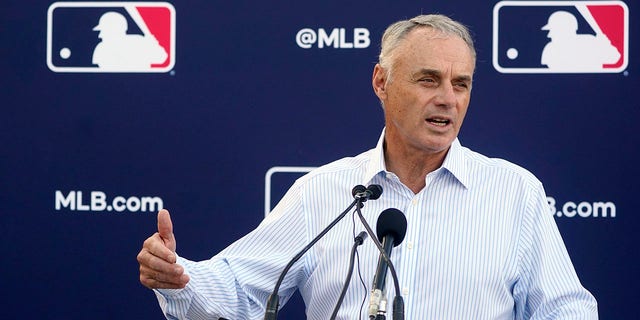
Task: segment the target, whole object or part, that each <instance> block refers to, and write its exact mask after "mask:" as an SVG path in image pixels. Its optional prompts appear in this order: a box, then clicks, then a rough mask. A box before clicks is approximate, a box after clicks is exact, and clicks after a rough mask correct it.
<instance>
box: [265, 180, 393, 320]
mask: <svg viewBox="0 0 640 320" xmlns="http://www.w3.org/2000/svg"><path fill="white" fill-rule="evenodd" d="M374 189H376V188H374ZM363 190H364V191H363ZM364 192H367V188H365V187H364V186H362V185H357V186H355V187H353V189H352V190H351V195H353V197H354V198H355V199H354V200H353V202H351V204H350V205H349V207H347V209H346V210H344V211H343V212H342V213H340V215H338V217H336V218H335V219H333V221H331V223H330V224H329V225H328V226H327V227H326V228H324V229H323V230H322V231H321V232H320V233H319V234H318V235H317V236H316V237H315V238H313V240H311V242H309V244H307V245H306V246H305V247H304V248H302V250H300V252H298V253H297V254H296V255H295V256H294V257H293V258H292V259H291V261H289V263H288V264H287V265H286V266H285V267H284V270H282V273H280V277H279V278H278V281H277V282H276V285H275V287H274V288H273V291H272V292H271V294H270V295H269V299H268V300H267V305H266V307H265V313H264V320H275V319H277V318H278V305H279V301H280V297H279V296H278V290H279V289H280V285H281V284H282V281H283V280H284V276H285V275H286V274H287V272H289V269H291V267H293V264H294V263H296V261H298V260H300V258H302V256H303V255H304V254H305V253H306V252H307V251H309V249H311V247H313V245H314V244H316V242H318V241H319V240H320V239H321V238H322V237H324V235H325V234H327V232H329V230H331V229H332V228H333V227H334V226H335V225H336V224H337V223H338V222H340V220H342V218H344V216H346V215H347V213H349V210H351V208H353V207H354V206H356V204H357V205H358V206H357V208H358V209H359V208H361V207H362V205H363V204H362V203H363V202H365V201H366V200H363V198H362V197H358V196H357V195H358V194H361V193H364ZM373 192H374V191H371V193H372V195H374V194H373ZM381 193H382V187H380V189H379V193H378V194H377V198H379V197H380V194H381ZM377 198H376V199H377ZM368 199H371V196H369V197H368Z"/></svg>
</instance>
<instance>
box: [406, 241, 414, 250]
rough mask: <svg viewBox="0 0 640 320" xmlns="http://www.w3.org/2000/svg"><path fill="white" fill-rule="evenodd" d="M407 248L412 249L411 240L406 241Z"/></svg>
mask: <svg viewBox="0 0 640 320" xmlns="http://www.w3.org/2000/svg"><path fill="white" fill-rule="evenodd" d="M407 249H409V250H411V249H413V241H409V242H407Z"/></svg>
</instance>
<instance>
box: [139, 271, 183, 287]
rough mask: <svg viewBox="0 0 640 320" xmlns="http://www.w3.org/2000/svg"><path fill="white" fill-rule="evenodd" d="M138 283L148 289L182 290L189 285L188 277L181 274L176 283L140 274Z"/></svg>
mask: <svg viewBox="0 0 640 320" xmlns="http://www.w3.org/2000/svg"><path fill="white" fill-rule="evenodd" d="M140 283H142V285H144V286H145V287H147V288H149V289H182V288H184V287H186V286H187V283H189V276H188V275H186V274H183V275H182V276H181V277H180V281H178V282H176V281H172V282H165V281H161V280H157V279H154V278H151V277H149V276H148V275H146V274H142V273H141V274H140Z"/></svg>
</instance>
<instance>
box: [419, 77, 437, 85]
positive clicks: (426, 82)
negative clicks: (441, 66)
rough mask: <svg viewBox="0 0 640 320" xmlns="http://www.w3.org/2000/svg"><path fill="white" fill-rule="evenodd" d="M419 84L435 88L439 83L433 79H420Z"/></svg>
mask: <svg viewBox="0 0 640 320" xmlns="http://www.w3.org/2000/svg"><path fill="white" fill-rule="evenodd" d="M418 83H421V84H422V85H425V86H434V85H437V84H438V81H437V80H436V79H435V78H432V77H426V78H420V79H418Z"/></svg>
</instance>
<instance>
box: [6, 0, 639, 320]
mask: <svg viewBox="0 0 640 320" xmlns="http://www.w3.org/2000/svg"><path fill="white" fill-rule="evenodd" d="M636 9H638V8H637V3H635V2H631V1H627V2H626V3H625V2H622V1H502V2H498V1H471V0H466V1H462V2H459V1H458V2H451V1H445V0H439V1H406V0H403V1H395V2H393V3H390V2H387V1H373V2H372V1H355V2H348V3H346V2H344V1H329V2H327V1H315V2H314V1H299V2H294V3H284V2H283V3H271V2H256V1H242V0H241V1H163V2H136V1H128V2H103V1H89V2H86V1H85V2H81V1H73V2H55V1H31V2H29V3H26V2H23V1H15V0H5V1H3V2H2V4H0V17H1V18H0V39H1V40H2V43H3V45H2V49H0V54H1V57H2V59H0V70H2V71H3V74H4V81H3V85H2V86H1V87H0V101H2V102H1V104H0V105H1V110H2V111H1V114H0V128H1V129H0V130H1V132H2V134H0V145H1V146H2V149H3V153H2V154H3V155H2V157H0V243H2V244H3V245H2V249H0V256H2V257H3V264H4V265H5V267H4V268H2V270H3V271H4V274H5V280H4V281H3V289H4V290H3V291H4V294H3V297H4V301H3V306H4V307H3V309H4V310H3V311H4V312H3V318H7V319H114V318H115V319H159V318H162V314H161V311H160V308H159V307H158V304H157V301H156V298H155V296H154V294H153V293H152V292H151V291H150V290H148V289H146V288H145V287H143V286H142V285H141V284H140V283H139V280H138V263H137V261H136V255H137V253H138V251H139V250H140V247H141V245H142V242H143V241H144V239H146V238H147V237H148V236H149V235H151V234H152V233H153V232H154V231H155V230H156V229H155V228H156V213H157V211H158V210H159V209H160V208H167V209H169V210H170V211H171V214H172V219H173V223H174V228H175V234H176V237H177V241H178V252H179V254H180V255H182V256H184V257H188V258H190V259H194V260H199V259H207V258H209V257H211V256H212V255H214V254H215V253H217V252H218V251H220V250H221V249H223V248H224V247H226V246H227V245H229V244H230V243H232V242H233V241H234V240H235V239H237V238H239V237H241V236H242V235H244V234H246V233H247V232H249V231H250V230H252V229H253V228H254V227H255V226H257V224H258V223H259V222H260V221H261V220H262V219H263V217H264V215H265V213H266V212H268V211H269V209H270V208H271V207H273V206H274V205H275V203H277V201H278V199H279V198H280V197H281V196H282V194H283V193H284V191H285V190H286V189H287V188H288V186H289V185H290V184H291V183H292V182H293V181H294V180H295V179H296V178H297V177H299V176H301V175H302V174H304V172H306V171H308V170H310V168H313V167H317V166H320V165H322V164H324V163H327V162H330V161H333V160H335V159H338V158H342V157H345V156H352V155H356V154H358V153H360V152H362V151H364V150H366V149H369V148H372V147H374V146H375V144H376V142H377V139H378V137H379V134H380V132H381V130H382V128H383V117H382V110H381V108H380V105H379V102H378V99H377V98H376V96H375V95H374V93H373V90H372V88H371V75H372V70H373V67H374V65H375V63H376V61H377V55H378V51H379V44H380V37H381V35H382V32H383V31H384V29H385V28H386V26H387V25H389V24H390V23H392V22H395V21H397V20H400V19H406V18H410V17H413V16H416V15H418V14H421V13H431V12H434V13H442V14H446V15H449V16H451V17H452V18H454V19H456V20H459V21H461V22H463V23H465V24H466V25H467V26H469V27H470V29H471V30H472V31H473V35H474V38H475V41H476V46H477V51H478V59H477V68H476V72H475V75H474V85H473V93H472V98H471V104H470V106H469V111H468V113H467V117H466V120H465V124H464V126H463V128H462V131H461V134H460V140H461V142H462V144H463V145H465V146H468V147H470V148H471V149H474V150H476V151H479V152H481V153H483V154H486V155H488V156H492V157H500V158H505V159H508V160H510V161H512V162H514V163H516V164H519V165H521V166H523V167H525V168H527V169H529V170H530V171H532V172H533V173H534V174H535V175H536V176H537V177H539V178H540V179H541V180H542V182H543V183H544V185H545V189H546V192H547V194H548V200H549V214H552V215H554V216H555V219H556V222H557V223H558V226H559V228H560V231H561V233H562V235H563V238H564V240H565V243H566V245H567V248H568V251H569V254H570V255H571V258H572V260H573V263H574V266H575V268H576V271H577V273H578V275H579V277H580V279H581V281H582V282H583V285H584V286H585V287H586V288H588V289H589V290H590V291H591V292H592V293H593V294H594V296H595V297H596V299H597V300H598V304H599V313H600V318H601V319H631V318H634V315H635V312H634V311H633V310H632V309H633V308H632V307H631V308H630V306H633V305H634V303H635V302H636V300H637V293H636V288H638V287H640V284H639V283H638V280H637V276H636V275H637V270H639V269H640V265H639V263H638V258H637V257H636V256H637V254H636V252H637V245H638V243H637V236H636V235H635V232H636V229H638V227H640V218H639V216H638V215H637V214H636V212H637V210H636V209H635V202H636V201H635V200H634V199H635V197H636V196H637V192H636V191H637V189H638V188H636V187H633V179H635V178H637V177H639V176H640V170H639V169H638V165H637V159H638V158H639V157H640V151H639V149H638V144H639V142H640V141H639V137H640V126H638V125H637V122H638V120H639V119H640V106H639V105H638V102H637V99H635V96H634V93H635V92H636V91H637V88H639V87H640V77H639V72H640V68H639V65H638V63H637V61H636V60H635V59H634V57H637V56H638V55H637V54H636V53H635V52H637V40H638V37H637V36H633V35H637V34H639V33H640V24H639V23H638V19H637V18H636V14H635V13H636V11H635V10H636ZM558 12H560V13H559V14H557V13H558ZM574 22H575V25H576V28H575V30H574V32H573V34H572V35H571V39H573V40H571V41H573V42H562V41H561V40H557V39H558V38H555V39H554V37H555V36H554V35H555V33H556V32H559V31H558V30H560V31H562V30H564V31H566V30H573V29H572V28H573V27H571V26H572V23H574ZM123 28H124V31H123ZM114 34H115V36H114ZM109 37H115V38H116V39H117V41H119V43H120V44H119V45H108V41H106V40H105V39H107V38H109ZM567 41H569V40H567ZM567 43H570V44H572V45H573V46H576V47H579V48H581V51H577V52H572V53H558V49H554V48H557V47H558V46H563V45H566V44H567ZM547 48H549V49H547ZM132 52H133V53H132ZM590 52H599V54H598V55H597V57H595V58H590V57H589V55H588V53H590ZM117 55H121V56H122V57H127V59H124V58H123V59H120V60H117V59H116V60H114V59H111V57H113V56H117ZM543 57H544V58H543ZM115 61H126V63H117V62H115ZM345 192H350V190H345ZM346 205H348V204H345V207H346ZM337 214H338V212H336V215H337ZM281 318H282V319H303V318H304V306H303V305H302V304H301V301H300V300H299V299H298V298H296V299H294V300H293V301H292V302H291V303H289V304H287V305H286V306H285V307H284V310H283V312H282V314H281Z"/></svg>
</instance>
